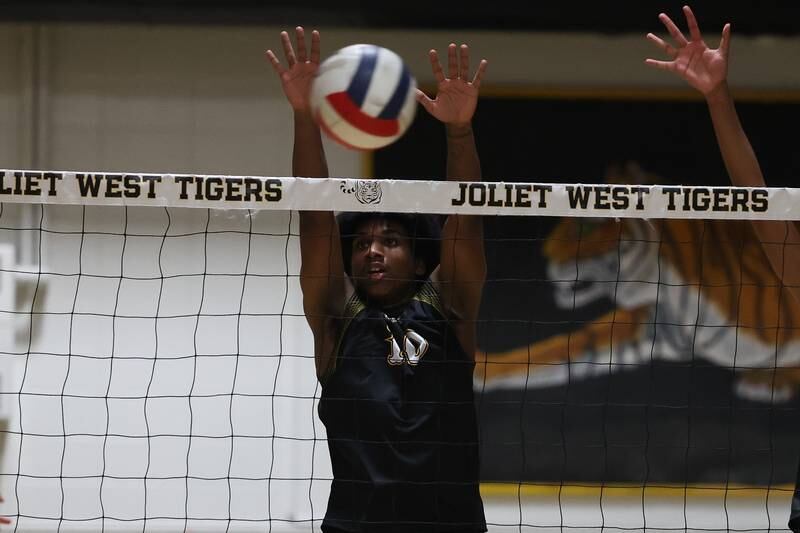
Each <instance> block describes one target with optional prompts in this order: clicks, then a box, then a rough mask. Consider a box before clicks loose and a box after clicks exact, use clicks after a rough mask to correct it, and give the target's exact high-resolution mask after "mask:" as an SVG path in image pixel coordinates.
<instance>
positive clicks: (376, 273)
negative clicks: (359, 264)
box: [367, 264, 386, 281]
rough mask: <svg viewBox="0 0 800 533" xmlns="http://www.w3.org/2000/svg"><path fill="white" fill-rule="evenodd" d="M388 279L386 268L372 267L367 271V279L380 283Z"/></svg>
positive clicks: (380, 266) (381, 266)
mask: <svg viewBox="0 0 800 533" xmlns="http://www.w3.org/2000/svg"><path fill="white" fill-rule="evenodd" d="M385 277H386V268H384V267H383V265H375V264H373V265H370V267H369V269H368V270H367V279H370V280H373V281H378V280H382V279H383V278H385Z"/></svg>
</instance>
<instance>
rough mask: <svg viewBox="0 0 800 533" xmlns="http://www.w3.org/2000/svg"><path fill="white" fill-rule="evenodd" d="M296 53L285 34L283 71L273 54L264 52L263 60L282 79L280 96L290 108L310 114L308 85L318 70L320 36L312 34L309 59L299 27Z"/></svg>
mask: <svg viewBox="0 0 800 533" xmlns="http://www.w3.org/2000/svg"><path fill="white" fill-rule="evenodd" d="M294 32H295V42H296V44H297V51H296V53H295V49H294V48H293V47H292V40H291V39H290V38H289V34H288V33H287V32H285V31H283V32H281V43H282V44H283V54H284V56H285V58H286V64H287V66H286V67H284V66H283V65H282V64H281V62H280V60H279V59H278V58H277V56H276V55H275V53H274V52H273V51H272V50H267V51H266V53H265V54H266V56H267V59H268V60H269V62H270V63H271V64H272V68H273V69H274V70H275V72H276V73H277V74H278V76H279V77H280V79H281V85H282V86H283V92H284V94H286V98H287V100H289V105H291V106H292V109H294V110H295V111H299V112H306V111H309V110H310V105H309V100H310V95H311V83H312V82H313V81H314V76H316V74H317V70H318V69H319V32H318V31H317V30H314V31H312V32H311V55H308V52H307V50H306V39H305V30H303V28H302V27H301V26H298V27H297V28H295V30H294Z"/></svg>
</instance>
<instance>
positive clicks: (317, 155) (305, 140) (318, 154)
mask: <svg viewBox="0 0 800 533" xmlns="http://www.w3.org/2000/svg"><path fill="white" fill-rule="evenodd" d="M292 173H293V174H294V175H295V176H300V177H306V178H327V177H328V163H327V161H326V160H325V150H324V149H323V147H322V135H321V132H320V130H319V126H318V125H317V123H316V121H315V120H314V117H313V116H311V114H309V113H299V112H296V113H295V114H294V149H293V151H292Z"/></svg>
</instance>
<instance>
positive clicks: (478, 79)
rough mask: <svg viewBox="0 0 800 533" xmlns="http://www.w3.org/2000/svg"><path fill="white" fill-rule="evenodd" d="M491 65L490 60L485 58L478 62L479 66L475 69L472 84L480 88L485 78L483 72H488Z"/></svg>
mask: <svg viewBox="0 0 800 533" xmlns="http://www.w3.org/2000/svg"><path fill="white" fill-rule="evenodd" d="M488 65H489V62H488V61H486V60H485V59H481V62H480V63H478V68H477V69H476V70H475V77H474V78H472V85H473V87H475V88H476V89H480V87H481V80H482V79H483V73H484V72H486V67H487V66H488Z"/></svg>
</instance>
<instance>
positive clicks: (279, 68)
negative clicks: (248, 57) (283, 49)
mask: <svg viewBox="0 0 800 533" xmlns="http://www.w3.org/2000/svg"><path fill="white" fill-rule="evenodd" d="M264 55H265V56H267V61H269V63H270V65H272V68H273V69H274V70H275V72H277V73H278V76H281V75H282V74H283V73H284V72H286V69H285V68H283V65H281V62H280V60H279V59H278V58H277V56H276V55H275V52H273V51H272V50H267V51H266V52H264Z"/></svg>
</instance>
